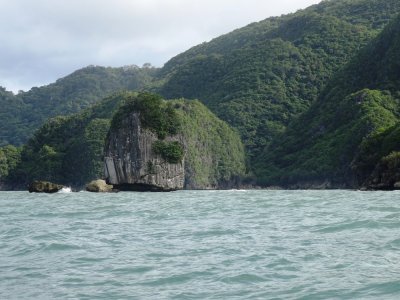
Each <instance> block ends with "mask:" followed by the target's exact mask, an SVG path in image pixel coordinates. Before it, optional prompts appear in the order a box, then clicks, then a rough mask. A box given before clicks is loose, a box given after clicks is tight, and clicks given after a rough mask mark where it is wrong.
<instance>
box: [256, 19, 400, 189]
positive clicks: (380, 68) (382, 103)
mask: <svg viewBox="0 0 400 300" xmlns="http://www.w3.org/2000/svg"><path fill="white" fill-rule="evenodd" d="M399 30H400V18H397V19H396V20H394V21H393V22H391V23H390V24H389V25H388V26H387V27H386V28H385V30H384V31H383V32H382V33H381V34H380V35H379V36H378V37H377V38H376V39H375V40H374V41H373V42H371V43H370V44H369V45H368V46H367V47H365V48H364V49H363V50H362V51H360V53H359V54H358V55H357V56H356V57H355V58H354V59H353V60H352V61H351V62H350V63H349V64H348V65H347V66H346V67H345V68H344V69H343V70H342V71H341V72H339V73H338V74H337V75H336V76H335V77H334V78H333V79H332V80H331V82H330V83H329V84H328V85H327V87H326V88H325V89H324V91H323V92H322V93H321V95H320V97H319V99H318V101H317V102H315V103H314V104H313V105H312V106H311V108H310V109H309V110H308V111H307V112H306V113H305V114H303V115H302V116H301V117H300V118H298V119H297V120H296V121H294V122H293V123H292V124H291V125H290V126H289V128H288V129H287V131H286V132H285V133H284V134H282V135H281V136H279V138H277V139H276V140H275V141H274V143H273V144H272V145H271V146H270V147H268V148H267V149H266V150H265V152H264V153H263V156H262V157H260V158H259V161H260V164H259V166H260V167H259V168H258V170H257V174H258V175H259V177H260V178H262V180H261V182H262V183H263V184H277V183H280V184H291V183H296V182H299V181H310V180H329V181H330V182H333V183H334V184H337V185H347V186H357V185H358V184H362V183H363V182H364V181H365V180H366V179H367V178H368V177H369V176H370V175H371V172H372V171H373V170H374V169H375V167H376V165H377V164H378V163H379V161H381V160H382V156H387V155H389V154H390V153H391V152H392V151H394V150H398V146H399V144H398V140H397V138H398V137H399V134H398V122H399V120H400V119H399V118H400V111H399V109H400V107H399V101H400V89H399V86H400V84H399V83H400V73H399V64H398V57H399V55H400V34H399Z"/></svg>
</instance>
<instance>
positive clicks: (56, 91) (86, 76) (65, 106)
mask: <svg viewBox="0 0 400 300" xmlns="http://www.w3.org/2000/svg"><path fill="white" fill-rule="evenodd" d="M156 72H157V69H154V68H138V67H136V66H132V67H124V68H104V67H95V66H90V67H87V68H84V69H81V70H78V71H76V72H74V73H72V74H71V75H68V76H66V77H64V78H62V79H59V80H57V81H56V82H55V83H53V84H50V85H47V86H43V87H40V88H32V89H31V90H30V91H28V92H22V93H19V94H17V95H13V94H12V93H10V92H6V91H5V90H4V89H2V90H0V107H1V110H0V117H1V118H0V146H1V145H6V144H14V145H20V144H23V143H25V142H26V141H27V139H28V138H29V137H30V136H31V135H32V134H33V132H34V131H35V130H36V129H37V128H39V127H40V126H41V125H42V124H43V123H44V122H45V121H46V120H47V119H49V118H51V117H55V116H57V115H70V114H73V113H77V112H79V111H80V110H82V109H84V108H87V107H89V106H90V105H92V104H94V103H96V102H98V101H100V100H101V99H103V98H104V97H106V96H107V95H110V94H112V93H114V92H116V91H121V90H140V89H142V88H143V87H144V86H145V85H147V84H148V83H149V82H150V81H151V78H152V76H153V75H154V74H155V73H156Z"/></svg>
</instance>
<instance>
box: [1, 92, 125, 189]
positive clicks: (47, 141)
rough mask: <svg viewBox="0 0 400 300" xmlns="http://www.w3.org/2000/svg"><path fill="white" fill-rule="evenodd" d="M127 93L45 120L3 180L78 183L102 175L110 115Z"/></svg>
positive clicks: (23, 184) (78, 185) (24, 183)
mask: <svg viewBox="0 0 400 300" xmlns="http://www.w3.org/2000/svg"><path fill="white" fill-rule="evenodd" d="M131 95H132V94H131V93H129V94H128V93H123V94H117V95H114V96H111V97H109V98H106V99H104V100H103V101H101V102H100V103H99V104H97V105H95V106H93V107H92V108H89V109H86V110H84V111H83V112H81V113H79V114H76V115H72V116H68V117H56V118H54V119H51V120H49V121H48V122H46V123H45V124H44V125H43V126H42V127H41V128H40V129H39V130H38V131H37V132H36V133H35V134H34V136H33V137H32V138H31V139H30V140H29V141H28V143H27V144H26V145H25V146H24V147H23V148H22V153H21V160H20V161H19V162H18V164H17V165H16V167H15V168H13V169H12V171H11V172H10V174H9V176H8V177H7V180H8V181H9V182H12V183H14V184H16V185H20V186H26V185H27V184H28V183H30V182H32V181H34V180H47V181H51V182H60V183H62V184H64V185H72V186H76V187H82V186H84V184H86V183H88V182H90V181H91V180H93V179H97V178H102V177H103V172H104V166H103V148H104V141H105V138H106V136H107V133H108V130H109V128H110V124H111V122H110V120H111V117H112V116H113V114H114V113H115V111H117V109H118V107H119V106H120V105H122V104H123V102H124V100H125V99H127V98H129V97H131Z"/></svg>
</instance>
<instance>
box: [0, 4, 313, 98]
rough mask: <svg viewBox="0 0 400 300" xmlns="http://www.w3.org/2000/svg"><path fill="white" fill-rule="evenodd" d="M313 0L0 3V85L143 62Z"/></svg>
mask: <svg viewBox="0 0 400 300" xmlns="http://www.w3.org/2000/svg"><path fill="white" fill-rule="evenodd" d="M318 2H319V0H280V1H266V0H190V1H188V0H35V1H32V0H13V1H9V0H0V6H1V8H2V10H1V13H0V45H1V47H0V85H2V86H5V87H6V88H8V89H11V90H14V91H16V90H19V89H25V90H26V89H28V88H30V87H32V86H37V85H43V84H47V83H50V82H53V81H55V80H56V79H57V78H59V77H62V76H65V75H67V74H68V73H70V72H72V71H74V70H76V69H78V68H81V67H84V66H87V65H90V64H94V65H105V66H122V65H129V64H137V65H141V64H143V63H145V62H151V63H152V64H153V65H156V66H162V65H163V64H164V63H165V62H166V61H167V60H168V59H170V58H171V57H173V56H175V55H177V54H179V53H180V52H182V51H184V50H186V49H188V48H190V47H192V46H195V45H196V44H199V43H201V42H204V41H208V40H210V39H212V38H214V37H217V36H219V35H221V34H224V33H227V32H229V31H231V30H234V29H236V28H239V27H242V26H245V25H247V24H248V23H251V22H255V21H259V20H262V19H265V18H267V17H269V16H275V15H281V14H283V13H289V12H294V11H296V10H297V9H299V8H304V7H306V6H309V5H311V4H315V3H318Z"/></svg>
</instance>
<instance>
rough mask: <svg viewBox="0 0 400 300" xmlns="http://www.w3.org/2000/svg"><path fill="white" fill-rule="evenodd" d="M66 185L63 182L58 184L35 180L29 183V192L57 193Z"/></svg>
mask: <svg viewBox="0 0 400 300" xmlns="http://www.w3.org/2000/svg"><path fill="white" fill-rule="evenodd" d="M63 187H64V186H63V185H61V184H56V183H52V182H48V181H38V180H35V181H34V182H32V183H31V184H30V185H29V193H49V194H53V193H57V192H58V191H60V190H61V189H62V188H63Z"/></svg>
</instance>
